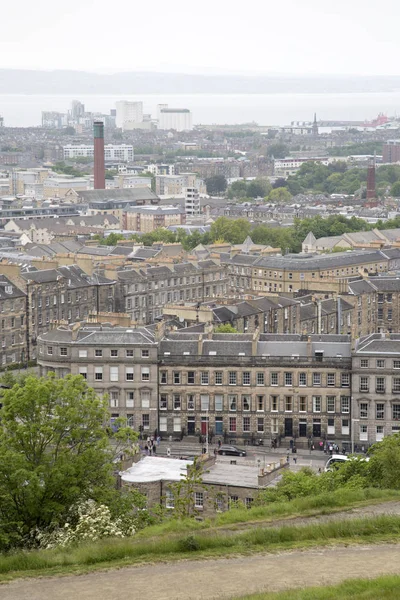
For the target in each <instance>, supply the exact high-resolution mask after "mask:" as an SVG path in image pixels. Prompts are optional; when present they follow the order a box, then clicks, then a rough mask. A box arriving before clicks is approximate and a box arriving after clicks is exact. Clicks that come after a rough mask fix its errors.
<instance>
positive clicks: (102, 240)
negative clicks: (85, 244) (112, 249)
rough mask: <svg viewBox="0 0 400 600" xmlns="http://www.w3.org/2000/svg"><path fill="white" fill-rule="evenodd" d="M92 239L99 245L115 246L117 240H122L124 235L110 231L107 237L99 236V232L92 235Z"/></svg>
mask: <svg viewBox="0 0 400 600" xmlns="http://www.w3.org/2000/svg"><path fill="white" fill-rule="evenodd" d="M93 239H95V240H97V241H98V242H99V244H100V245H101V246H116V245H117V244H118V242H119V240H124V239H125V237H124V236H123V235H122V233H110V234H109V235H108V236H107V237H103V236H101V235H100V234H99V233H96V235H94V236H93Z"/></svg>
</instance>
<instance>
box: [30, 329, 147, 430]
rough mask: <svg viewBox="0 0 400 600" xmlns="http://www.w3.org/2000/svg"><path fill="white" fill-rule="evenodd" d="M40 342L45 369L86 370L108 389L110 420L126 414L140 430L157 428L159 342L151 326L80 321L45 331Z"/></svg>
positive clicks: (97, 386) (61, 372) (99, 387)
mask: <svg viewBox="0 0 400 600" xmlns="http://www.w3.org/2000/svg"><path fill="white" fill-rule="evenodd" d="M38 342H39V352H38V365H39V367H40V374H41V375H47V373H49V372H51V371H54V372H55V373H56V376H57V377H65V376H66V375H69V374H72V375H82V377H84V378H85V379H86V380H87V382H88V385H89V386H90V387H92V388H94V390H95V391H96V392H97V393H98V394H100V395H102V394H107V395H108V399H109V406H110V413H111V422H112V421H113V420H115V419H116V418H118V417H125V418H126V419H127V422H128V425H129V426H130V427H133V428H134V429H135V430H136V431H139V430H143V432H145V433H146V432H148V433H149V434H150V433H151V434H153V433H154V432H155V430H156V429H158V419H157V387H158V384H157V344H156V342H155V340H154V335H153V334H152V333H151V332H150V331H149V330H147V329H144V328H141V329H127V328H125V327H112V326H106V325H104V324H103V325H84V326H82V327H80V326H79V324H75V325H73V326H71V327H69V326H60V327H58V328H57V329H52V330H51V331H49V332H47V333H43V334H42V335H41V336H40V337H39V340H38Z"/></svg>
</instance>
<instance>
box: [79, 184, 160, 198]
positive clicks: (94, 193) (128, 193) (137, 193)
mask: <svg viewBox="0 0 400 600" xmlns="http://www.w3.org/2000/svg"><path fill="white" fill-rule="evenodd" d="M77 194H78V196H79V198H80V199H81V201H82V202H109V201H110V200H116V201H121V200H122V201H124V200H125V201H127V202H132V201H135V200H136V201H137V200H150V201H151V200H153V201H154V200H158V196H157V195H156V194H155V193H154V192H152V191H151V189H150V188H148V187H143V188H125V189H116V190H82V191H79V192H77Z"/></svg>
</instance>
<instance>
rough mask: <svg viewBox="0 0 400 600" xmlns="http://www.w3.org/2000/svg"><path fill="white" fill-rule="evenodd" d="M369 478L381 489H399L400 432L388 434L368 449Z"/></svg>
mask: <svg viewBox="0 0 400 600" xmlns="http://www.w3.org/2000/svg"><path fill="white" fill-rule="evenodd" d="M368 454H369V456H370V461H369V463H368V470H369V478H370V481H371V483H372V484H373V485H374V486H376V487H380V488H383V489H394V490H399V489H400V434H398V433H396V434H394V435H388V436H387V437H385V438H384V439H383V440H382V441H381V442H378V443H377V444H374V445H373V446H371V448H370V449H369V451H368Z"/></svg>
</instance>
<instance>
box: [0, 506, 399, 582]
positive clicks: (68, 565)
mask: <svg viewBox="0 0 400 600" xmlns="http://www.w3.org/2000/svg"><path fill="white" fill-rule="evenodd" d="M399 534H400V516H380V517H376V518H371V519H357V520H351V521H349V520H344V521H332V522H328V523H321V524H311V525H304V526H295V525H286V526H284V527H266V528H261V527H258V528H254V529H251V530H249V531H245V532H241V533H235V534H233V535H229V536H228V535H223V534H221V533H220V532H218V531H216V532H198V533H197V534H193V533H190V534H189V535H186V534H185V535H180V536H179V537H173V538H171V537H169V536H168V537H167V536H165V538H163V537H158V538H152V539H147V540H141V539H136V538H135V537H133V538H125V539H122V540H121V539H106V540H102V541H100V542H97V543H91V544H82V545H80V546H77V547H75V548H69V549H58V550H40V551H31V552H18V553H15V554H12V555H9V556H1V557H0V580H3V581H4V580H8V579H11V578H14V577H17V576H19V577H21V576H32V575H36V576H37V575H51V574H60V573H66V572H73V573H78V572H79V573H82V572H87V571H90V570H93V568H105V567H107V568H108V567H119V566H124V565H127V564H134V563H139V562H140V563H143V562H153V563H154V562H159V561H165V560H178V559H182V558H186V559H187V558H188V557H190V558H204V557H210V556H215V557H216V556H218V557H221V556H224V555H225V556H226V555H229V554H248V553H252V552H268V551H270V552H273V551H277V550H282V549H289V548H299V547H302V548H307V547H312V546H315V545H317V546H319V547H320V546H321V545H322V546H327V545H329V544H332V543H346V544H351V543H360V542H362V543H374V542H378V541H397V540H398V536H399Z"/></svg>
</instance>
